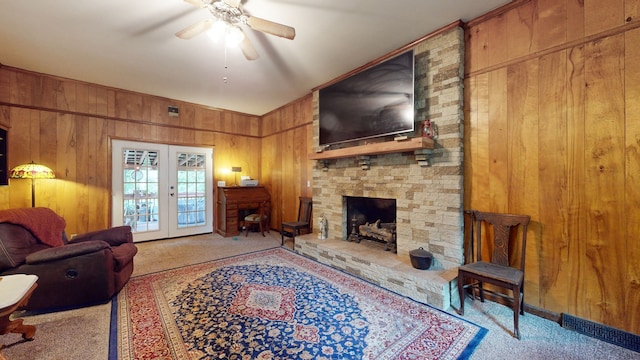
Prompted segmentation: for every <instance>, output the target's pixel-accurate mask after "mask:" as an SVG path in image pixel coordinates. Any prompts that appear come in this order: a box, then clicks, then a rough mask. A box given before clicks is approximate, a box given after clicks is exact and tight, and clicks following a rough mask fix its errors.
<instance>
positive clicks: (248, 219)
mask: <svg viewBox="0 0 640 360" xmlns="http://www.w3.org/2000/svg"><path fill="white" fill-rule="evenodd" d="M270 224H271V201H270V200H265V201H263V202H261V203H260V208H259V209H258V213H254V214H249V215H247V216H245V217H244V226H245V233H244V236H249V226H251V225H258V228H259V229H260V233H261V234H262V236H264V231H265V230H266V231H267V232H269V227H270Z"/></svg>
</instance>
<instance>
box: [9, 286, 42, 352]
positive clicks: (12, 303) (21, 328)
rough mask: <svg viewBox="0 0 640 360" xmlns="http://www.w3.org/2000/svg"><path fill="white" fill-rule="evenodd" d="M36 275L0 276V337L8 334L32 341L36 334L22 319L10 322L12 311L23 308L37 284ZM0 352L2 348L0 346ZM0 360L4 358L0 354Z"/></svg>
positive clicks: (31, 326)
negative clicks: (14, 334)
mask: <svg viewBox="0 0 640 360" xmlns="http://www.w3.org/2000/svg"><path fill="white" fill-rule="evenodd" d="M36 281H38V277H37V276H36V275H24V274H17V275H5V276H0V335H5V334H8V333H18V334H22V337H23V338H24V339H26V340H32V339H33V336H34V335H35V333H36V327H35V326H33V325H24V324H23V323H22V322H23V320H22V319H16V320H10V319H9V317H10V316H11V314H13V312H14V311H16V310H18V309H19V308H20V307H22V306H25V305H26V304H27V301H29V297H31V294H32V293H33V290H35V289H36V287H37V286H38V284H37V283H36ZM0 350H2V346H0ZM0 359H5V357H4V356H3V355H2V353H1V352H0Z"/></svg>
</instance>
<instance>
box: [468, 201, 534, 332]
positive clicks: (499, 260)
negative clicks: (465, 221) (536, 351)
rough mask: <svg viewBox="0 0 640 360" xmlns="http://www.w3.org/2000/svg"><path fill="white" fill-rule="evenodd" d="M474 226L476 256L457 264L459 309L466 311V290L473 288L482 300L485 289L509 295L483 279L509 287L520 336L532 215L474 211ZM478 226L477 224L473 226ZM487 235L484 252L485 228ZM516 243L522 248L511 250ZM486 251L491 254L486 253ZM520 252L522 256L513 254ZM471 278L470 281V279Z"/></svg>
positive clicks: (473, 236) (472, 235) (471, 233)
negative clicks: (526, 253)
mask: <svg viewBox="0 0 640 360" xmlns="http://www.w3.org/2000/svg"><path fill="white" fill-rule="evenodd" d="M470 215H471V218H472V221H471V224H472V225H471V229H470V230H469V234H470V235H469V236H470V241H469V246H470V250H471V251H470V254H471V257H473V253H474V247H475V258H472V259H469V260H468V261H467V264H465V265H462V266H460V267H459V268H458V292H459V295H460V310H459V311H458V313H459V314H460V315H464V300H465V290H466V289H469V288H471V290H472V295H473V296H474V297H475V294H474V290H475V289H477V290H478V292H479V294H480V301H482V302H484V292H485V291H487V292H490V293H492V294H495V295H497V296H501V297H505V298H509V297H508V295H505V294H502V293H498V292H494V291H489V290H487V289H484V288H483V286H482V285H483V283H488V284H492V285H495V286H497V287H501V288H505V289H509V290H511V291H512V293H513V297H512V298H509V299H511V300H512V301H513V326H514V337H516V338H517V339H520V330H519V328H518V319H519V315H524V260H525V250H526V246H527V228H528V226H529V221H530V220H531V218H530V217H529V216H528V215H515V214H499V213H490V212H480V211H473V212H471V213H470ZM474 226H475V228H474ZM483 226H484V230H485V231H486V234H487V235H489V234H492V235H493V236H492V237H490V239H489V237H487V242H486V245H487V246H488V249H487V250H486V251H485V252H484V253H483V249H482V242H483V237H482V234H483V233H482V229H483ZM510 245H511V246H514V247H515V248H516V249H520V251H519V252H518V251H514V252H512V251H510V249H509V247H510ZM487 254H488V255H489V257H487ZM518 254H519V258H515V259H514V258H513V257H515V256H517V255H518ZM469 280H470V282H469V283H467V282H468V281H469Z"/></svg>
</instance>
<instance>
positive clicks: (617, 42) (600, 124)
mask: <svg viewBox="0 0 640 360" xmlns="http://www.w3.org/2000/svg"><path fill="white" fill-rule="evenodd" d="M516 3H518V4H516V6H513V4H512V6H511V7H510V8H505V10H504V11H496V12H494V13H491V14H488V15H487V16H485V17H482V18H479V19H475V20H473V21H472V22H470V23H468V24H467V29H466V61H465V65H466V69H465V72H466V75H465V207H466V208H471V209H478V210H485V211H500V212H513V213H524V214H529V215H531V216H532V221H533V224H532V226H531V227H530V233H529V242H528V244H527V245H528V246H527V256H526V257H527V258H526V264H527V266H526V284H525V286H526V295H525V302H526V303H528V304H530V305H533V306H536V307H539V308H543V309H546V310H550V311H553V312H558V313H563V312H564V313H570V314H572V315H575V316H578V317H581V318H585V319H589V320H592V321H595V322H599V323H603V324H606V325H610V326H613V327H615V328H619V329H623V330H626V331H630V332H633V333H636V334H640V315H639V312H638V309H640V241H639V239H638V238H639V236H640V207H639V206H638V205H639V204H640V190H638V181H639V180H640V155H639V153H640V140H639V139H640V65H639V61H638V59H640V29H639V28H640V1H638V0H530V1H516Z"/></svg>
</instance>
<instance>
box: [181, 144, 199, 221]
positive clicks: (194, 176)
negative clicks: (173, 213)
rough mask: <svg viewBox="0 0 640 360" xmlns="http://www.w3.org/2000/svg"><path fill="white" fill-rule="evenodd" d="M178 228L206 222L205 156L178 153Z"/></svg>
mask: <svg viewBox="0 0 640 360" xmlns="http://www.w3.org/2000/svg"><path fill="white" fill-rule="evenodd" d="M176 156H177V159H176V160H177V169H178V171H177V176H178V178H177V190H178V194H177V195H178V208H177V212H178V228H184V227H189V226H202V225H203V224H205V221H206V214H205V213H206V209H205V206H206V197H205V196H206V193H205V190H204V189H205V185H206V184H205V178H206V177H205V155H204V154H197V153H177V154H176Z"/></svg>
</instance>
